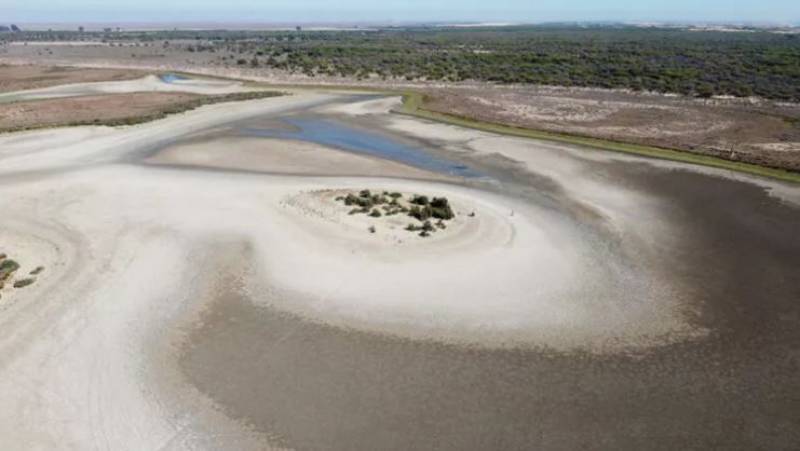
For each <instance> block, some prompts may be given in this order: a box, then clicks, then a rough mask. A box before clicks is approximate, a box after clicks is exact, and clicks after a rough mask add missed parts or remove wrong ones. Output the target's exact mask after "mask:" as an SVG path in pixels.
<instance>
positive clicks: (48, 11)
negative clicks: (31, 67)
mask: <svg viewBox="0 0 800 451" xmlns="http://www.w3.org/2000/svg"><path fill="white" fill-rule="evenodd" d="M0 20H2V21H7V22H12V21H13V22H23V23H24V22H74V21H79V22H80V21H87V22H88V21H96V22H108V21H113V22H136V21H248V22H287V21H290V22H291V21H295V22H330V21H349V22H353V21H389V20H393V21H514V22H541V21H554V20H580V21H595V20H596V21H602V20H638V21H648V20H653V21H687V20H688V21H777V22H782V23H787V22H791V23H798V22H800V0H758V1H757V0H404V1H403V0H333V1H331V0H224V1H219V0H124V1H120V0H0Z"/></svg>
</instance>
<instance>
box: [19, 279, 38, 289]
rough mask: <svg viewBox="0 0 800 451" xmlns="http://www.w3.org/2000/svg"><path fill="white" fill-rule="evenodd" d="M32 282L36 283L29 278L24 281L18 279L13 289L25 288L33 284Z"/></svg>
mask: <svg viewBox="0 0 800 451" xmlns="http://www.w3.org/2000/svg"><path fill="white" fill-rule="evenodd" d="M33 282H36V279H34V278H31V277H28V278H25V279H19V280H17V281H15V282H14V288H23V287H27V286H28V285H31V284H33Z"/></svg>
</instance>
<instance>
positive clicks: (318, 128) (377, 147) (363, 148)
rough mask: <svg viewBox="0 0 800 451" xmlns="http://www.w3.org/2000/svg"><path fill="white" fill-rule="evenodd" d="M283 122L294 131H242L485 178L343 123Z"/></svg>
mask: <svg viewBox="0 0 800 451" xmlns="http://www.w3.org/2000/svg"><path fill="white" fill-rule="evenodd" d="M284 121H285V122H286V123H288V124H290V125H292V126H294V127H293V128H294V129H293V130H277V129H264V128H246V129H244V130H242V132H243V133H244V134H246V135H249V136H263V137H269V138H280V139H297V140H301V141H308V142H313V143H317V144H321V145H325V146H330V147H335V148H338V149H342V150H347V151H350V152H355V153H361V154H366V155H371V156H375V157H380V158H386V159H390V160H395V161H399V162H401V163H405V164H408V165H410V166H415V167H418V168H421V169H426V170H429V171H434V172H439V173H444V174H448V175H456V176H461V177H481V176H483V174H481V173H479V172H477V171H475V170H474V169H472V168H470V167H468V166H466V165H464V164H461V163H458V162H455V161H450V160H447V159H444V158H440V157H437V156H434V155H431V154H430V153H428V152H426V151H425V150H423V149H420V148H417V147H413V146H410V145H407V144H404V143H402V142H400V141H398V140H395V139H392V138H391V137H388V136H386V135H384V134H380V133H373V132H369V131H366V130H361V129H358V128H355V127H349V126H347V125H345V124H342V123H340V122H336V121H332V120H326V119H322V118H288V119H284Z"/></svg>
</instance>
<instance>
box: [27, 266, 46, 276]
mask: <svg viewBox="0 0 800 451" xmlns="http://www.w3.org/2000/svg"><path fill="white" fill-rule="evenodd" d="M42 271H44V266H37V267H36V269H34V270H33V271H31V272H30V273H29V274H30V275H32V276H35V275H37V274H39V273H40V272H42Z"/></svg>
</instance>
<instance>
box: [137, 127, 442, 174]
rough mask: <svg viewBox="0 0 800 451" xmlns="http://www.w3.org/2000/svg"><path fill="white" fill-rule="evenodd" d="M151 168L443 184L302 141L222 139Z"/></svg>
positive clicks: (187, 147) (158, 157)
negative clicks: (237, 171) (363, 178)
mask: <svg viewBox="0 0 800 451" xmlns="http://www.w3.org/2000/svg"><path fill="white" fill-rule="evenodd" d="M146 161H147V162H148V163H153V164H169V165H177V166H202V167H207V168H224V169H239V170H245V171H257V172H266V173H272V174H295V175H331V176H345V175H352V176H384V177H405V178H417V179H423V178H424V179H436V180H446V179H448V177H446V176H443V175H440V174H436V173H433V172H429V171H425V170H422V169H417V168H414V167H411V166H407V165H404V164H401V163H395V162H392V161H386V160H381V159H379V158H375V157H370V156H366V155H357V154H354V153H352V152H345V151H341V150H336V149H333V148H330V147H326V146H322V145H319V144H314V143H309V142H305V141H292V140H284V139H265V138H243V137H236V138H231V137H223V138H209V139H203V140H202V141H199V142H192V143H185V144H177V145H174V146H169V147H167V148H165V149H163V150H160V151H159V152H158V153H156V154H155V155H153V156H152V157H150V158H148V159H147V160H146Z"/></svg>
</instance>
